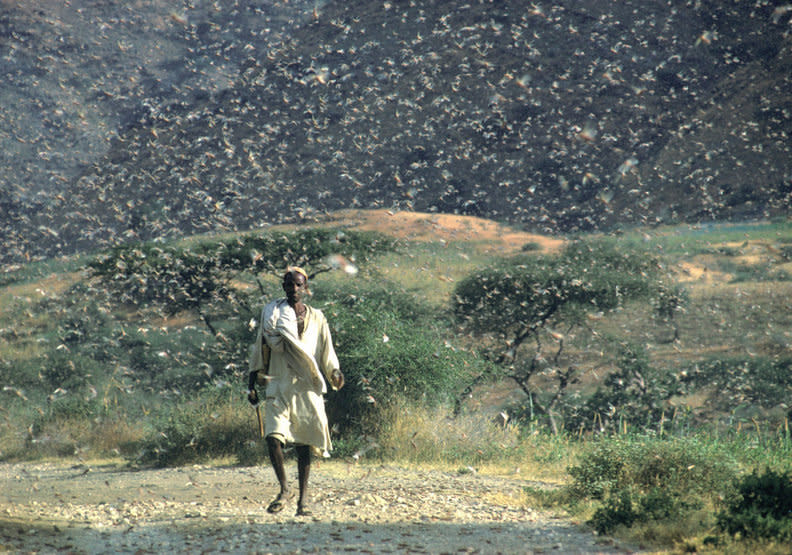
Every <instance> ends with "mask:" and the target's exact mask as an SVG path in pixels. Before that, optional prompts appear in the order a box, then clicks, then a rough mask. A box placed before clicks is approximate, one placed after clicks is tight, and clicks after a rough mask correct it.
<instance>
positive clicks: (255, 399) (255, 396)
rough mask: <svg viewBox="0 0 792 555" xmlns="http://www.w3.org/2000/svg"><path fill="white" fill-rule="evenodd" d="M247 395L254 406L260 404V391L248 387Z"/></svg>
mask: <svg viewBox="0 0 792 555" xmlns="http://www.w3.org/2000/svg"><path fill="white" fill-rule="evenodd" d="M247 397H248V401H250V404H251V405H253V406H254V407H255V406H256V405H258V404H259V398H258V393H257V392H256V390H255V389H248V396H247Z"/></svg>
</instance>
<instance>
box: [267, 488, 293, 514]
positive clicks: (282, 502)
mask: <svg viewBox="0 0 792 555" xmlns="http://www.w3.org/2000/svg"><path fill="white" fill-rule="evenodd" d="M292 497H294V494H293V493H292V492H291V491H290V490H286V491H282V492H280V493H279V494H278V495H276V496H275V499H273V500H272V502H271V503H270V504H269V505H268V506H267V512H268V513H279V512H281V511H282V510H283V508H284V507H285V506H286V503H287V502H288V501H290V500H291V498H292Z"/></svg>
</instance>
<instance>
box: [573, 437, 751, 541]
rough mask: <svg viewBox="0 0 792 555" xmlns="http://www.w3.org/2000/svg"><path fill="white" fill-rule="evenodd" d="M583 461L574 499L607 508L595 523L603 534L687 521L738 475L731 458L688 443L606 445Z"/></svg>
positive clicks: (647, 440)
mask: <svg viewBox="0 0 792 555" xmlns="http://www.w3.org/2000/svg"><path fill="white" fill-rule="evenodd" d="M580 459H581V462H580V463H579V464H578V465H576V466H572V467H570V468H569V470H568V472H569V474H570V475H571V476H572V479H573V480H572V483H571V484H570V486H569V487H568V491H569V495H570V498H571V499H572V500H574V499H584V498H589V499H595V500H600V501H601V502H602V506H601V507H599V508H598V509H597V510H596V511H595V513H594V515H593V517H592V519H591V521H590V524H591V525H592V526H593V527H594V528H595V529H596V530H598V531H599V532H602V533H608V532H610V531H612V530H613V529H614V528H615V527H616V526H627V527H629V526H632V525H633V524H635V523H638V522H650V521H655V520H665V519H674V518H682V517H683V516H684V515H686V514H689V513H690V512H691V511H693V510H695V509H698V508H700V507H701V506H702V500H703V499H715V498H717V496H718V495H719V494H722V493H723V492H724V490H725V488H726V487H727V485H728V484H729V483H730V482H731V480H732V479H733V478H734V476H735V472H736V463H735V462H734V461H733V459H732V458H731V457H730V456H728V455H727V454H725V453H722V452H719V451H713V450H712V449H711V448H710V447H709V446H707V445H704V444H701V443H698V442H697V441H695V440H688V439H655V438H645V439H621V438H617V439H602V440H599V441H597V442H596V443H594V444H593V445H592V446H591V447H590V448H588V449H586V450H585V452H584V453H583V454H582V455H581V458H580Z"/></svg>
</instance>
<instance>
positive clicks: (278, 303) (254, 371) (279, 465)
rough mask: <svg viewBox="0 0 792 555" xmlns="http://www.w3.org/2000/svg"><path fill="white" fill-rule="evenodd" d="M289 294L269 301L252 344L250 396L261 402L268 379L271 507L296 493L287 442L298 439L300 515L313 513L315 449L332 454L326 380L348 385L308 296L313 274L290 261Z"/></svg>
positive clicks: (283, 503) (285, 287)
mask: <svg viewBox="0 0 792 555" xmlns="http://www.w3.org/2000/svg"><path fill="white" fill-rule="evenodd" d="M283 291H284V292H285V293H286V298H285V299H278V300H275V301H272V302H270V303H268V304H267V305H266V306H265V307H264V309H263V310H262V312H261V324H260V326H259V331H258V334H257V337H256V343H255V344H254V346H253V352H252V354H251V360H250V376H249V381H248V400H249V401H250V403H251V404H253V405H257V404H258V403H259V398H258V393H257V391H256V384H262V383H265V384H266V399H265V432H264V434H265V437H266V441H267V448H268V450H269V457H270V462H271V463H272V468H273V469H274V470H275V476H276V477H277V479H278V483H279V484H280V492H279V493H278V495H277V496H276V497H275V499H274V500H273V501H272V502H271V503H270V504H269V506H268V507H267V511H269V512H270V513H278V512H280V511H282V510H283V509H284V507H285V506H286V503H287V502H288V501H289V500H290V499H292V498H293V497H294V493H293V491H292V490H291V488H290V487H289V484H288V481H287V480H286V472H285V469H284V457H283V448H284V446H285V445H286V444H293V445H295V450H296V452H297V476H298V482H299V497H298V498H297V515H298V516H308V515H310V514H312V513H311V509H310V507H309V505H308V477H309V474H310V469H311V452H312V451H314V452H318V453H321V454H323V455H324V456H329V451H330V450H331V449H332V444H331V442H330V431H329V428H328V425H327V416H326V414H325V409H324V398H323V394H324V393H327V386H326V381H325V380H327V381H328V382H330V386H331V387H332V388H333V389H334V390H338V389H341V388H342V387H343V386H344V375H343V374H342V373H341V370H340V369H339V366H338V358H337V357H336V354H335V350H334V349H333V341H332V338H331V337H330V328H329V326H328V324H327V320H326V319H325V317H324V314H322V311H320V310H318V309H315V308H311V307H309V306H308V305H306V304H305V303H304V302H303V298H304V297H305V295H306V294H308V274H306V273H305V271H304V270H303V269H302V268H298V267H290V268H289V269H288V270H287V272H286V274H285V275H284V276H283Z"/></svg>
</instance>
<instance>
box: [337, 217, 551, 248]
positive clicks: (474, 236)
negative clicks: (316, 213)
mask: <svg viewBox="0 0 792 555" xmlns="http://www.w3.org/2000/svg"><path fill="white" fill-rule="evenodd" d="M330 221H332V222H333V223H334V224H335V225H345V226H349V227H351V228H353V229H357V230H361V231H378V232H380V233H384V234H386V235H390V236H392V237H396V238H397V239H404V240H409V241H446V242H453V241H464V242H469V243H474V244H477V245H478V246H479V248H480V249H481V250H482V252H485V253H493V254H494V253H499V254H508V253H512V252H516V251H519V250H520V249H522V248H523V246H525V245H527V244H529V243H533V244H535V245H536V246H537V247H538V248H537V249H536V250H540V251H556V250H558V249H559V248H560V247H561V245H563V243H564V241H563V240H561V239H555V238H552V237H547V236H544V235H537V234H533V233H527V232H524V231H519V230H515V229H514V228H512V227H509V226H506V225H504V224H500V223H498V222H494V221H492V220H487V219H484V218H477V217H474V216H463V215H457V214H431V213H426V212H392V211H390V210H341V211H339V212H334V213H333V214H331V215H330Z"/></svg>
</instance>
